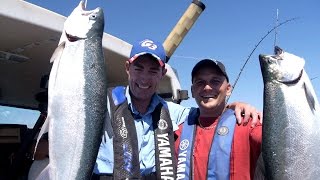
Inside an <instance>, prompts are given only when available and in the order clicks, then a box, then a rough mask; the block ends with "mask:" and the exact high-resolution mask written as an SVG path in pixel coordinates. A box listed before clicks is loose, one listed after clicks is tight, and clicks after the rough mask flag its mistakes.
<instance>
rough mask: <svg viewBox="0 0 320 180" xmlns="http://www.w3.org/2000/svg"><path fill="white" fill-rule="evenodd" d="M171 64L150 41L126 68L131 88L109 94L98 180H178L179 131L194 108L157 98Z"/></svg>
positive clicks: (136, 46) (137, 46)
mask: <svg viewBox="0 0 320 180" xmlns="http://www.w3.org/2000/svg"><path fill="white" fill-rule="evenodd" d="M165 63H166V53H165V50H164V48H163V46H162V44H161V43H159V42H156V41H153V40H150V39H145V40H143V41H140V42H138V43H136V44H134V45H133V47H132V50H131V53H130V58H129V59H128V61H127V62H126V63H125V68H126V72H127V74H128V82H129V85H128V86H127V87H115V88H113V89H111V90H110V91H109V96H108V97H109V102H110V103H109V105H108V110H109V117H107V120H106V127H105V133H104V136H103V139H102V142H101V145H100V150H99V153H98V157H97V161H96V166H95V168H94V175H93V177H92V179H175V178H176V162H175V161H176V158H175V157H174V133H173V131H175V130H177V129H178V125H179V124H181V123H182V122H184V121H185V119H187V117H188V114H189V110H190V108H185V107H182V106H180V105H178V104H175V103H172V102H166V101H164V100H163V99H162V98H161V97H159V96H158V95H157V94H156V90H157V88H158V85H159V83H160V81H161V79H162V78H163V77H164V75H165V74H166V71H167V70H166V68H165ZM235 106H236V107H235ZM233 107H234V108H235V109H236V112H237V113H238V116H240V113H241V112H242V111H243V110H245V113H246V117H247V116H248V115H252V116H254V117H257V116H256V114H257V112H256V110H255V109H254V108H252V107H251V106H249V105H246V104H243V103H238V104H237V103H234V106H233ZM238 119H239V118H238ZM240 119H241V118H240ZM241 120H243V118H242V119H241ZM255 120H256V121H257V118H256V119H255Z"/></svg>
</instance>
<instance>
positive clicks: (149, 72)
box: [126, 54, 166, 104]
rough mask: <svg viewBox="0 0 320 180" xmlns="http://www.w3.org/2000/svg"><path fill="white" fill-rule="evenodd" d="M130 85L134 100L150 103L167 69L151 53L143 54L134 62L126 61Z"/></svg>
mask: <svg viewBox="0 0 320 180" xmlns="http://www.w3.org/2000/svg"><path fill="white" fill-rule="evenodd" d="M126 71H127V74H128V81H129V87H130V92H131V96H132V97H131V98H132V101H133V102H138V103H148V104H149V103H150V100H151V97H152V95H153V94H154V93H155V92H156V90H157V88H158V85H159V83H160V80H161V79H162V77H163V76H164V75H165V73H166V69H165V68H164V66H163V67H161V66H160V64H159V62H158V60H156V59H155V58H154V57H152V56H151V55H149V54H146V55H141V56H139V57H138V58H137V59H136V60H134V61H133V62H132V63H129V62H128V61H127V62H126Z"/></svg>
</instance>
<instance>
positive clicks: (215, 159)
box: [177, 108, 236, 180]
mask: <svg viewBox="0 0 320 180" xmlns="http://www.w3.org/2000/svg"><path fill="white" fill-rule="evenodd" d="M198 117H199V109H196V108H193V109H191V110H190V113H189V117H188V121H187V122H184V124H183V129H182V133H181V137H180V144H179V154H178V167H177V179H185V180H187V179H192V176H193V175H192V172H193V167H192V161H193V148H194V147H193V146H194V142H193V141H194V138H195V132H196V122H197V119H198ZM235 124H236V118H235V115H234V111H233V110H230V109H227V110H226V111H225V112H224V113H223V114H222V115H221V117H220V119H219V122H218V125H217V127H216V131H215V134H214V138H213V142H212V145H211V148H210V152H209V157H208V170H207V179H210V180H226V179H230V153H231V148H232V141H233V134H234V128H235Z"/></svg>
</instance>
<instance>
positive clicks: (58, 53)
mask: <svg viewBox="0 0 320 180" xmlns="http://www.w3.org/2000/svg"><path fill="white" fill-rule="evenodd" d="M65 46H66V42H65V41H62V42H61V43H60V44H59V46H58V47H57V48H56V49H55V50H54V52H53V54H52V56H51V58H50V63H52V62H53V61H55V60H56V59H60V58H61V56H62V53H63V50H64V47H65Z"/></svg>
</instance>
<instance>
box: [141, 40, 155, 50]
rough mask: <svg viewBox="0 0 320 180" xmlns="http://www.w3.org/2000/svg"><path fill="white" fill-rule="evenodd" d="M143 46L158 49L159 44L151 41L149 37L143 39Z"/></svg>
mask: <svg viewBox="0 0 320 180" xmlns="http://www.w3.org/2000/svg"><path fill="white" fill-rule="evenodd" d="M141 47H147V48H149V49H151V50H156V49H157V45H156V44H155V43H154V42H153V41H151V40H149V39H146V40H144V41H142V42H141Z"/></svg>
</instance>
